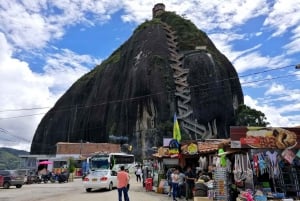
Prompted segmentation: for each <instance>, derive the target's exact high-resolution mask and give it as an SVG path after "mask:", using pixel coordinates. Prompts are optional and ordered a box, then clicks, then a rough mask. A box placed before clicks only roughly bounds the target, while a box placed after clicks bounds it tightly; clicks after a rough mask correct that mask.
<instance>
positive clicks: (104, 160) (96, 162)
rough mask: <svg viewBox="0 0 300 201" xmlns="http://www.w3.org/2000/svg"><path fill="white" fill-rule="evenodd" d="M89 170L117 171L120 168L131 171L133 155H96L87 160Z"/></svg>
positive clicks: (133, 164) (133, 162)
mask: <svg viewBox="0 0 300 201" xmlns="http://www.w3.org/2000/svg"><path fill="white" fill-rule="evenodd" d="M87 165H88V168H89V170H92V171H93V170H96V169H111V170H115V171H118V170H119V168H120V167H121V166H124V167H125V169H128V170H129V171H133V169H134V167H135V158H134V155H133V154H126V153H96V154H94V155H93V156H91V157H89V158H88V159H87Z"/></svg>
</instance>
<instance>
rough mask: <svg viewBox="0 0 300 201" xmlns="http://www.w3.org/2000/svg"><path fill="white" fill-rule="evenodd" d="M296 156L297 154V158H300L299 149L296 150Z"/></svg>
mask: <svg viewBox="0 0 300 201" xmlns="http://www.w3.org/2000/svg"><path fill="white" fill-rule="evenodd" d="M296 156H298V158H300V149H299V150H298V152H297V154H296Z"/></svg>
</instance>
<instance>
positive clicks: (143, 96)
mask: <svg viewBox="0 0 300 201" xmlns="http://www.w3.org/2000/svg"><path fill="white" fill-rule="evenodd" d="M292 66H295V65H289V66H284V67H278V68H273V69H268V70H264V71H260V72H255V73H251V74H247V75H242V76H240V77H248V76H251V75H257V74H260V73H265V72H269V71H274V70H280V69H284V68H289V67H292ZM296 75H300V74H297V73H293V74H288V75H282V76H277V77H273V78H262V79H260V80H253V81H248V82H244V83H241V85H243V84H250V83H258V82H264V81H269V80H275V79H281V78H285V77H291V76H296ZM235 79H239V77H229V78H226V79H223V80H218V81H217V82H218V83H222V82H225V81H229V80H235ZM211 83H216V82H215V81H211V82H206V83H201V84H197V85H192V86H190V87H189V88H190V89H193V88H200V87H201V86H205V87H206V88H205V89H201V90H202V91H204V92H205V91H208V90H213V89H217V88H215V87H214V88H211V87H207V85H209V84H211ZM221 87H222V86H221ZM223 88H224V86H223ZM175 92H176V90H168V91H161V92H157V93H152V94H147V95H142V96H136V97H132V98H127V99H118V100H112V101H108V102H104V103H98V104H93V105H85V106H80V105H75V106H74V105H73V106H67V107H62V108H61V109H59V110H56V111H55V112H63V111H70V110H73V109H74V107H77V109H81V108H90V107H97V106H103V105H107V104H113V103H121V102H127V101H135V100H139V99H143V98H147V97H152V96H158V95H162V94H168V93H169V94H173V93H175ZM45 108H49V107H40V108H26V109H15V110H14V111H23V110H34V109H45ZM4 111H12V110H2V112H4ZM49 113H51V111H49ZM44 114H46V113H37V114H29V115H21V116H14V117H3V118H0V120H4V119H14V118H22V117H30V116H37V115H44Z"/></svg>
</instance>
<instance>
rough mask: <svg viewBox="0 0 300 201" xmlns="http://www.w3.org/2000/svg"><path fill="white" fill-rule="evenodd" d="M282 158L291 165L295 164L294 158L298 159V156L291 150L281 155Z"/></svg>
mask: <svg viewBox="0 0 300 201" xmlns="http://www.w3.org/2000/svg"><path fill="white" fill-rule="evenodd" d="M281 155H282V157H283V158H284V159H285V160H287V161H288V162H289V163H290V164H292V163H293V160H294V158H295V157H296V155H295V154H294V152H293V151H292V150H290V149H285V150H284V151H283V152H282V153H281Z"/></svg>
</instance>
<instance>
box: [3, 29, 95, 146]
mask: <svg viewBox="0 0 300 201" xmlns="http://www.w3.org/2000/svg"><path fill="white" fill-rule="evenodd" d="M0 47H2V48H1V50H0V58H2V59H1V60H0V75H1V79H0V86H1V88H0V105H1V109H0V111H1V112H0V128H2V129H5V130H7V131H8V132H9V133H8V135H11V136H19V138H20V137H22V138H23V139H26V140H28V141H31V140H32V136H33V134H34V132H35V129H36V128H37V125H38V123H39V122H40V120H41V118H42V116H43V115H44V114H45V113H46V112H47V109H48V108H46V109H43V110H34V109H32V110H18V109H23V108H37V107H45V106H53V105H54V103H55V102H56V100H57V99H58V97H60V96H61V95H62V93H64V92H65V91H66V89H67V88H68V87H70V85H71V84H72V83H74V82H75V81H76V80H77V79H78V78H79V77H80V76H82V75H83V74H84V73H86V72H88V71H89V68H87V67H86V66H90V67H94V66H95V65H96V64H98V63H99V62H100V61H99V60H97V59H94V58H92V57H90V56H88V55H77V54H75V53H74V52H72V51H70V50H67V49H65V50H63V51H62V53H61V54H58V53H56V54H52V55H48V56H46V57H47V65H46V66H45V72H44V73H35V72H33V71H32V70H31V68H30V66H29V64H28V63H26V62H23V61H20V60H19V59H17V58H14V57H13V56H12V51H11V47H10V45H9V44H8V43H7V41H6V38H5V36H4V35H3V34H2V33H0ZM84 65H85V67H84ZM13 109H15V110H17V111H8V110H13ZM20 116H26V117H24V118H20ZM14 117H19V118H14ZM6 137H9V136H6ZM1 139H3V136H1V137H0V146H1V144H2V145H5V144H3V143H1ZM9 139H10V140H8V142H9V144H10V146H23V145H26V144H28V142H24V140H20V139H21V138H20V139H19V140H17V141H16V139H17V138H9Z"/></svg>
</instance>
